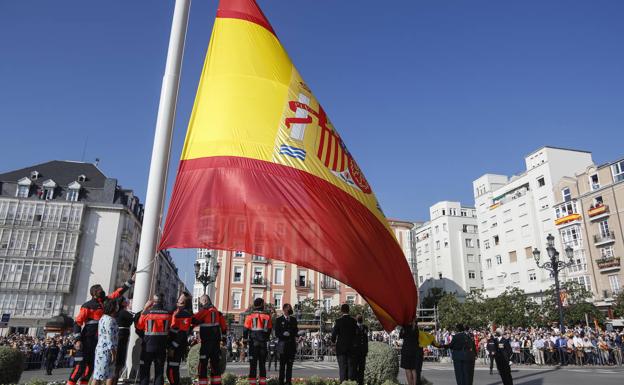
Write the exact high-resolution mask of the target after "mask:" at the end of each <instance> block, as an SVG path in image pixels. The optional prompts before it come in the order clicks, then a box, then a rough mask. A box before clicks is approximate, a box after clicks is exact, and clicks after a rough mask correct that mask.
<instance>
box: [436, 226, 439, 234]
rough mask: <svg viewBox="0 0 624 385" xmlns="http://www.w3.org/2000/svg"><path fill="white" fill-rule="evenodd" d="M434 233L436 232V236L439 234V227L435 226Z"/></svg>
mask: <svg viewBox="0 0 624 385" xmlns="http://www.w3.org/2000/svg"><path fill="white" fill-rule="evenodd" d="M435 232H436V234H438V233H439V232H440V226H436V227H435Z"/></svg>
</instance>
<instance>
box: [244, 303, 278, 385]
mask: <svg viewBox="0 0 624 385" xmlns="http://www.w3.org/2000/svg"><path fill="white" fill-rule="evenodd" d="M244 326H245V329H244V330H243V338H244V339H245V340H247V341H249V342H248V347H249V385H256V384H258V383H259V385H266V382H267V380H266V357H267V343H268V341H269V338H270V336H271V329H272V328H273V324H272V322H271V316H270V315H269V314H268V313H266V312H265V311H264V300H263V299H262V298H256V299H255V300H254V303H253V311H252V312H251V314H249V315H248V316H247V317H246V318H245V325H244ZM258 367H259V371H260V378H257V374H258Z"/></svg>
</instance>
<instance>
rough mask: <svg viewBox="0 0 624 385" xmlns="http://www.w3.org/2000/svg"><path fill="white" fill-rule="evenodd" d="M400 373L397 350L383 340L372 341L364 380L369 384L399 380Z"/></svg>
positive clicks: (369, 346)
mask: <svg viewBox="0 0 624 385" xmlns="http://www.w3.org/2000/svg"><path fill="white" fill-rule="evenodd" d="M398 375H399V356H398V354H397V352H396V350H394V349H393V348H391V347H390V346H389V345H387V344H384V343H382V342H370V343H369V344H368V355H367V356H366V370H365V371H364V382H365V383H366V384H367V385H382V384H383V383H384V382H385V381H387V380H389V381H393V382H397V376H398ZM343 384H344V382H343Z"/></svg>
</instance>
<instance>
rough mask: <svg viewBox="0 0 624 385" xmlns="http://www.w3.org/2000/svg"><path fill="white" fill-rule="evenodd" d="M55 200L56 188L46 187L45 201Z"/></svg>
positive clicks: (44, 191)
mask: <svg viewBox="0 0 624 385" xmlns="http://www.w3.org/2000/svg"><path fill="white" fill-rule="evenodd" d="M53 198H54V187H46V188H45V189H43V199H45V200H51V199H53Z"/></svg>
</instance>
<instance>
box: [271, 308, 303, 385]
mask: <svg viewBox="0 0 624 385" xmlns="http://www.w3.org/2000/svg"><path fill="white" fill-rule="evenodd" d="M292 314H293V309H292V306H290V304H288V303H285V304H284V306H282V315H281V316H280V317H278V318H277V319H276V320H275V335H276V336H277V338H278V342H277V354H278V355H279V385H292V368H293V363H294V362H295V353H296V352H297V334H298V333H299V328H298V327H297V319H296V318H295V317H293V316H292Z"/></svg>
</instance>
